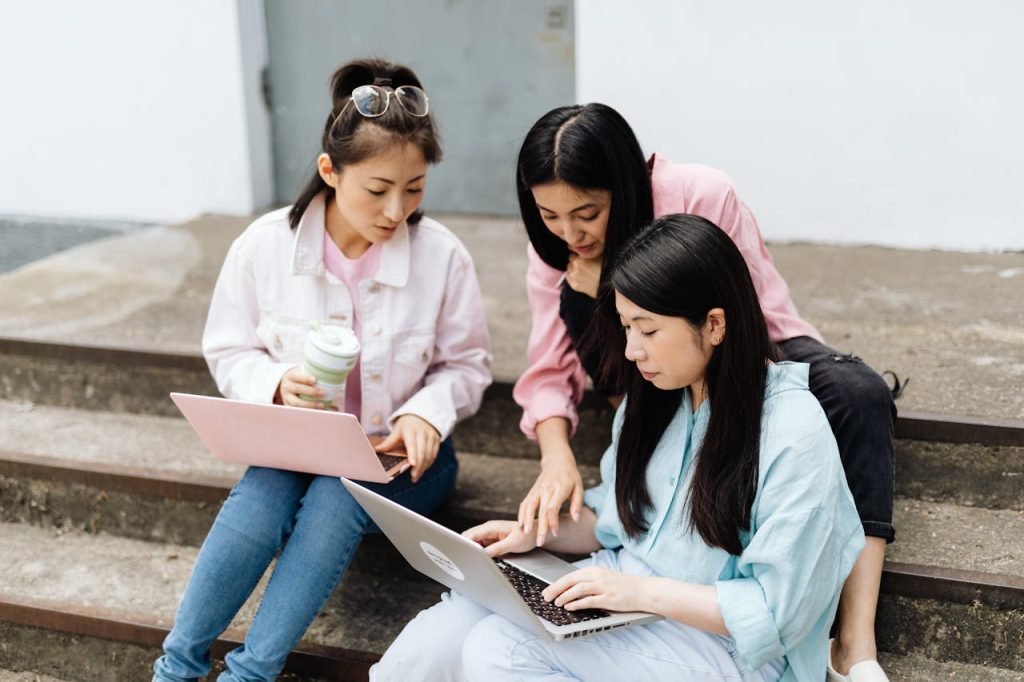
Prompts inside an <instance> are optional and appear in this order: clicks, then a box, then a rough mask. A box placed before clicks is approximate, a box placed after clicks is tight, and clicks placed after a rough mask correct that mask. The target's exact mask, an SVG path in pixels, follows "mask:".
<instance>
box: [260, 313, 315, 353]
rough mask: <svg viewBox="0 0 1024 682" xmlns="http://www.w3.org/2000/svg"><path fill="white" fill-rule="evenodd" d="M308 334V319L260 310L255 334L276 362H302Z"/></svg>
mask: <svg viewBox="0 0 1024 682" xmlns="http://www.w3.org/2000/svg"><path fill="white" fill-rule="evenodd" d="M308 335H309V320H303V319H301V318H298V317H292V316H290V315H285V314H284V313H279V312H276V311H273V310H260V322H259V325H257V327H256V336H257V337H259V339H260V341H262V342H263V345H265V346H266V347H267V352H269V353H270V357H271V358H273V359H274V360H275V361H276V362H287V363H292V364H295V365H299V364H302V357H303V354H304V348H305V345H306V337H307V336H308Z"/></svg>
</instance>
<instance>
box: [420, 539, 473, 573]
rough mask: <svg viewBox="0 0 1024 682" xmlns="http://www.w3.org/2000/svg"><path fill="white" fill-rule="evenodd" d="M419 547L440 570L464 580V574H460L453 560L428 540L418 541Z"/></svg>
mask: <svg viewBox="0 0 1024 682" xmlns="http://www.w3.org/2000/svg"><path fill="white" fill-rule="evenodd" d="M420 549H422V550H423V553H424V554H426V555H427V558H429V559H430V560H431V561H433V562H434V563H435V564H437V567H438V568H440V569H441V570H442V571H444V572H445V573H447V574H448V575H450V576H451V577H453V578H455V579H457V580H465V579H466V576H464V575H463V574H462V571H460V570H459V567H458V566H456V565H455V562H454V561H452V560H451V559H449V558H448V557H447V556H445V553H444V552H442V551H441V550H439V549H438V548H437V547H434V546H433V545H432V544H430V543H429V542H420Z"/></svg>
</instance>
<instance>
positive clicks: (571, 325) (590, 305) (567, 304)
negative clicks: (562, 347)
mask: <svg viewBox="0 0 1024 682" xmlns="http://www.w3.org/2000/svg"><path fill="white" fill-rule="evenodd" d="M596 311H597V301H596V300H595V299H593V298H590V296H587V295H586V294H581V293H580V292H578V291H576V290H574V289H573V288H572V287H570V286H569V284H568V283H563V284H562V296H561V300H560V302H559V305H558V315H559V317H561V318H562V322H564V323H565V329H566V331H568V332H569V340H570V341H572V347H573V348H574V349H575V350H576V354H577V355H579V356H580V363H581V364H582V365H583V369H584V370H585V371H586V373H587V376H589V377H590V380H591V381H592V382H594V391H596V392H597V394H598V395H600V396H601V397H603V398H608V397H611V396H616V395H622V393H623V390H622V389H621V388H618V387H616V386H614V385H612V384H605V383H602V382H601V381H598V376H599V370H600V368H601V347H602V346H601V344H591V347H590V348H588V349H586V351H588V352H584V350H581V343H580V342H581V341H582V339H583V335H584V333H585V332H586V331H587V327H589V326H590V321H591V320H593V319H594V313H595V312H596Z"/></svg>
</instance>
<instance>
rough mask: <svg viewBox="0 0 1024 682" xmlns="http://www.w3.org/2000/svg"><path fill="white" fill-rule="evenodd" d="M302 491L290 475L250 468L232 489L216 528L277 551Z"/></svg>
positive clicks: (292, 474) (273, 470)
mask: <svg viewBox="0 0 1024 682" xmlns="http://www.w3.org/2000/svg"><path fill="white" fill-rule="evenodd" d="M304 488H305V484H304V482H303V481H301V480H299V479H298V477H297V475H296V474H294V473H293V472H287V471H279V470H277V469H262V468H257V467H252V468H250V469H249V470H248V471H246V473H245V475H244V476H243V477H242V479H241V480H239V482H238V483H237V484H236V485H235V487H234V488H232V490H231V493H230V494H229V495H228V499H227V500H226V501H225V502H224V505H223V506H222V507H221V509H220V512H219V513H218V514H217V519H216V521H215V525H216V526H221V527H226V528H229V529H231V530H234V531H235V532H238V533H241V534H242V535H245V536H247V537H249V538H251V539H253V540H257V541H259V542H261V543H267V544H269V545H272V546H273V547H274V548H275V549H276V548H279V547H280V546H281V544H282V543H283V542H284V539H285V537H287V536H288V534H289V533H290V532H291V529H292V527H293V526H294V523H295V514H296V511H297V510H298V508H299V500H300V499H301V495H302V491H303V489H304Z"/></svg>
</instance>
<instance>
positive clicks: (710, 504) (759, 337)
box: [599, 214, 775, 555]
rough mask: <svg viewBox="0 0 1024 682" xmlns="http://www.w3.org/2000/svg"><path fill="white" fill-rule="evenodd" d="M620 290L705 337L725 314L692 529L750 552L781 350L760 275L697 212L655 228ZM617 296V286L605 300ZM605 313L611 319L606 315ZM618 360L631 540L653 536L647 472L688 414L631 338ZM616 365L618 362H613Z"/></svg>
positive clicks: (623, 493)
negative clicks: (641, 364) (710, 322)
mask: <svg viewBox="0 0 1024 682" xmlns="http://www.w3.org/2000/svg"><path fill="white" fill-rule="evenodd" d="M609 279H610V283H611V287H612V288H614V290H615V291H617V292H619V293H620V294H622V295H623V296H625V297H626V298H628V299H629V300H630V301H632V302H633V303H635V304H636V305H638V306H640V307H641V308H644V309H645V310H648V311H650V312H653V313H656V314H658V315H667V316H672V317H681V318H683V319H684V320H686V321H687V322H689V323H690V325H692V326H693V327H694V330H695V333H697V332H696V330H698V329H699V328H700V327H701V326H703V325H704V323H705V321H706V320H707V315H708V312H709V311H710V310H711V309H712V308H722V309H723V310H724V311H725V328H726V331H725V336H724V339H723V341H722V343H721V344H719V345H718V346H715V347H714V348H713V351H712V354H711V358H710V360H709V362H708V366H707V368H706V370H705V376H704V381H705V385H706V388H707V399H708V401H709V403H710V409H711V415H710V418H709V421H708V426H707V431H706V433H705V436H704V441H703V443H702V444H701V446H700V450H699V452H698V454H697V458H696V462H695V464H694V466H695V469H694V476H693V484H692V487H691V488H690V490H689V493H688V495H689V505H688V508H689V512H688V513H689V518H688V520H687V522H688V524H689V527H690V528H691V529H694V530H696V531H697V533H698V534H699V535H700V537H701V538H702V539H703V540H704V542H706V543H707V544H708V545H710V546H712V547H721V548H722V549H724V550H726V551H727V552H729V553H730V554H735V555H738V554H740V552H741V551H742V547H741V546H740V539H739V533H740V531H742V530H747V529H749V527H750V511H751V506H752V505H753V502H754V494H755V493H756V491H757V477H758V458H759V454H760V442H761V417H762V410H763V403H764V392H765V383H766V381H767V373H768V366H767V364H768V361H769V360H772V359H774V357H775V352H774V346H773V345H772V343H771V341H770V339H769V337H768V328H767V325H766V324H765V321H764V315H763V314H762V312H761V306H760V304H759V302H758V298H757V292H756V291H755V289H754V283H753V281H752V280H751V278H750V271H749V270H748V269H747V264H746V262H745V261H744V260H743V256H742V255H741V254H740V251H739V249H738V248H737V247H736V245H735V244H734V243H733V241H732V240H731V239H730V238H729V237H728V235H726V234H725V233H724V232H723V231H722V230H720V229H719V228H718V227H716V226H715V225H714V224H712V223H711V222H709V221H707V220H705V219H704V218H701V217H699V216H694V215H686V214H675V215H668V216H664V217H662V218H658V219H656V220H653V221H651V222H650V223H649V224H648V225H646V226H644V227H643V229H642V230H641V231H640V232H639V233H638V234H637V235H636V236H635V237H634V238H633V239H632V240H630V241H629V242H628V243H627V244H626V245H625V246H624V247H623V249H622V251H621V253H620V254H619V256H618V258H617V259H616V261H615V263H614V265H613V267H612V272H611V273H610V277H609ZM610 296H613V292H612V291H611V290H610V289H607V288H606V290H605V291H604V292H603V294H602V297H603V298H608V297H610ZM599 314H603V313H599ZM611 346H612V347H611V348H609V351H608V352H609V353H615V352H617V353H618V354H617V355H616V356H615V357H616V358H617V360H615V361H617V362H619V363H620V364H623V365H625V369H624V370H623V375H624V377H625V379H626V386H627V389H626V407H625V414H624V421H623V425H622V431H621V433H620V434H619V446H618V452H617V461H616V475H615V496H616V500H617V505H618V513H619V518H620V519H621V521H622V525H623V528H624V529H625V530H626V532H627V533H628V534H629V535H630V536H636V535H639V534H641V533H643V532H645V531H646V530H647V524H646V521H645V519H644V515H645V512H646V511H647V510H648V509H649V508H650V507H651V504H652V503H651V496H650V493H649V491H648V490H647V484H646V478H645V474H646V470H647V465H648V463H649V462H650V460H651V456H652V454H653V453H654V449H655V447H656V446H657V444H658V441H659V440H661V437H662V435H663V434H664V432H665V429H666V427H667V426H668V424H669V422H671V420H672V418H673V416H674V415H675V414H676V412H677V410H678V409H679V407H680V405H681V401H682V397H683V395H684V391H683V389H682V388H680V389H675V390H668V391H666V390H660V389H658V388H656V387H655V386H654V385H653V384H651V383H650V382H648V381H646V380H644V378H643V377H642V376H641V375H640V373H639V372H638V371H637V369H636V367H635V365H633V364H632V363H629V362H627V361H626V360H625V359H624V357H623V351H624V346H625V340H624V338H623V335H622V334H621V332H620V333H619V334H616V335H615V336H614V337H613V341H612V343H611ZM606 361H608V362H611V361H613V360H612V359H611V355H608V356H606Z"/></svg>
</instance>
